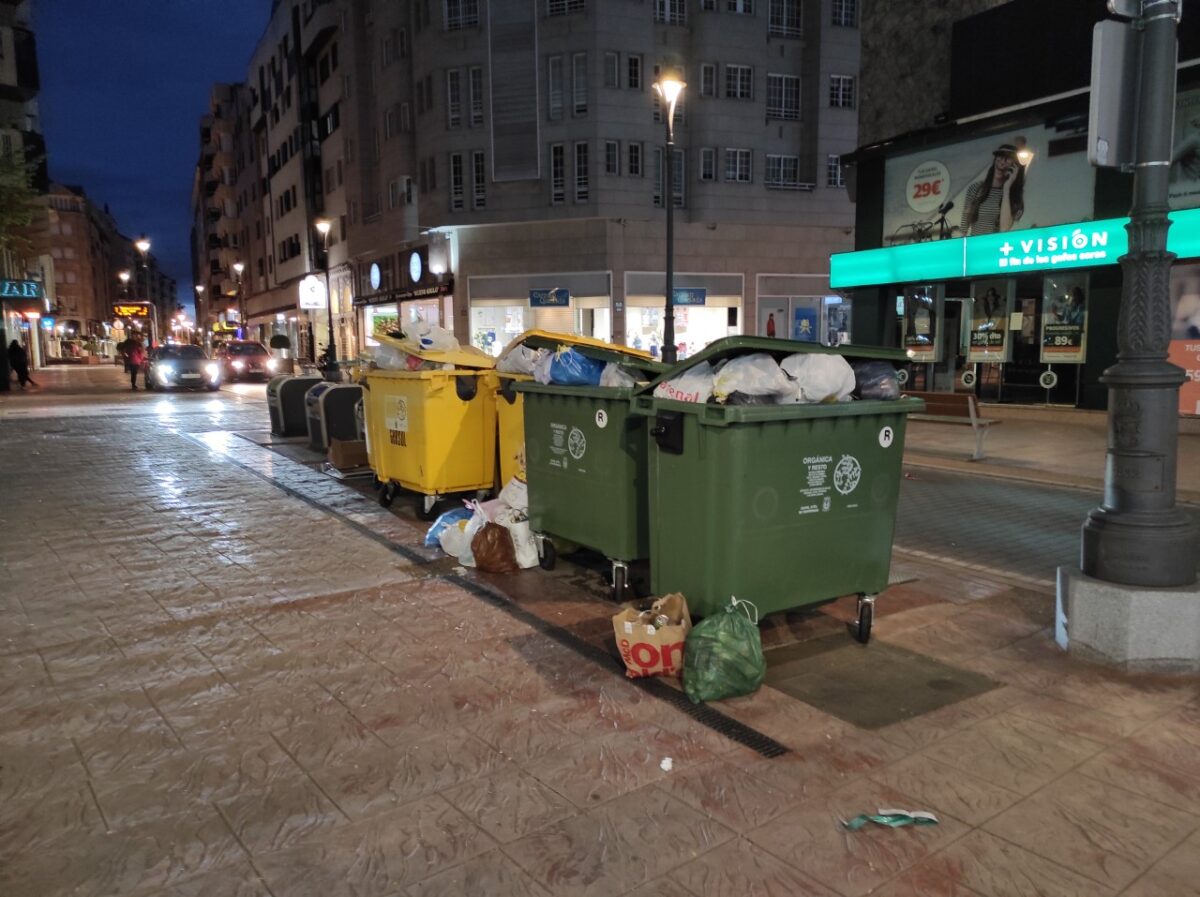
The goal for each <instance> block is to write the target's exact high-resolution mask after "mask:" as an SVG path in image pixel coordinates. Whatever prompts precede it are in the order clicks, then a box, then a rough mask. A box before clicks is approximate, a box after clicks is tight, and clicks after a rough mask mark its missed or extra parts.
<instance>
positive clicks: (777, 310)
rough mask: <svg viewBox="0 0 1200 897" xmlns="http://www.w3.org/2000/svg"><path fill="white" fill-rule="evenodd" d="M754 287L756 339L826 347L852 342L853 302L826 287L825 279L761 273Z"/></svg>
mask: <svg viewBox="0 0 1200 897" xmlns="http://www.w3.org/2000/svg"><path fill="white" fill-rule="evenodd" d="M756 287H757V289H756V290H755V295H756V296H757V297H758V298H757V302H756V304H755V308H756V310H757V324H758V327H757V329H756V330H755V331H754V332H755V334H756V335H757V336H769V337H774V338H777V339H790V340H799V341H801V342H813V343H824V344H825V345H827V346H840V345H842V344H844V343H849V342H850V341H851V332H850V319H851V313H850V312H851V308H852V304H853V303H852V302H851V300H850V299H849V298H848V297H846V296H842V295H839V294H836V293H834V292H833V291H832V290H831V289H830V288H829V278H828V277H827V276H825V275H811V274H760V275H758V278H757V283H756ZM816 291H820V292H816Z"/></svg>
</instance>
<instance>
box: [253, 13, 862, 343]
mask: <svg viewBox="0 0 1200 897" xmlns="http://www.w3.org/2000/svg"><path fill="white" fill-rule="evenodd" d="M857 12H858V11H857V3H856V0H810V2H807V3H804V2H801V0H652V2H640V0H536V2H530V0H491V2H489V3H487V4H483V3H479V2H477V0H441V2H431V0H405V2H394V0H387V2H385V0H336V2H335V0H330V2H317V0H291V2H287V0H279V2H277V3H275V4H274V8H273V14H272V18H271V22H270V24H269V25H268V28H267V30H266V32H265V34H264V36H263V39H262V40H261V41H260V44H259V47H258V50H257V51H256V53H255V56H254V58H253V60H252V62H251V66H250V69H249V75H248V81H247V88H248V90H249V93H250V105H251V119H252V121H253V128H254V133H255V135H256V139H257V141H258V148H259V151H260V152H259V156H258V166H259V172H260V175H261V179H262V183H263V185H264V189H263V191H262V200H261V211H262V216H263V220H264V225H265V230H266V231H267V232H269V234H270V239H269V240H265V241H264V242H265V250H266V255H265V262H266V264H265V266H264V269H265V272H266V273H265V280H264V283H263V284H262V286H261V288H259V285H258V284H254V287H255V288H254V289H253V290H252V294H251V296H250V297H249V299H248V304H249V308H248V313H249V315H250V322H249V323H250V324H251V325H252V328H253V327H258V328H262V329H261V330H259V331H258V332H259V333H265V332H267V331H269V330H270V329H278V327H279V325H281V324H282V323H284V321H290V320H291V318H293V317H294V318H296V319H297V323H298V324H300V325H301V326H302V327H303V328H304V329H305V330H307V328H308V327H309V326H311V327H312V331H311V332H312V334H313V343H314V344H316V343H323V342H324V339H326V338H327V336H326V329H325V324H324V317H325V312H324V310H323V309H313V310H312V311H309V310H305V309H301V308H300V301H301V299H300V296H301V295H302V294H305V295H311V292H310V291H302V290H301V289H300V284H301V283H302V282H303V281H304V279H305V278H306V277H307V276H309V275H313V274H315V275H317V276H320V275H321V273H322V271H323V268H324V263H325V261H326V260H327V261H328V266H329V276H330V283H331V286H332V290H331V292H332V299H333V303H334V312H335V314H336V317H337V321H336V322H335V328H336V330H337V334H336V336H337V339H338V344H339V354H340V355H345V354H346V353H347V351H348V350H350V349H352V348H357V347H359V346H360V345H361V344H363V343H366V344H369V343H370V342H371V339H370V337H371V335H372V334H374V333H376V332H379V331H380V330H385V329H388V328H390V327H393V326H396V325H397V324H401V325H402V324H403V323H404V322H408V321H411V320H413V319H414V318H421V319H423V320H426V321H428V322H430V323H437V324H440V325H442V326H446V327H449V328H452V329H453V330H454V331H455V332H456V333H457V335H458V336H459V338H460V339H461V340H463V341H470V342H472V343H474V344H475V345H478V346H481V347H484V348H486V349H490V350H493V351H498V350H499V348H500V347H501V346H503V344H504V343H505V342H507V341H508V339H509V338H511V337H512V336H515V335H516V334H517V333H519V332H520V331H521V330H523V329H526V328H528V327H532V326H538V327H542V328H546V329H553V330H560V331H569V332H576V333H580V334H586V335H590V336H598V337H601V338H604V339H611V340H616V341H624V342H627V343H630V344H633V345H640V346H642V347H644V348H647V349H652V350H656V349H657V348H658V347H659V346H660V345H661V338H662V318H663V306H664V297H663V293H664V289H665V274H664V271H665V260H666V240H665V224H664V219H665V211H666V209H665V202H666V201H667V198H666V197H665V196H664V193H665V190H664V178H663V174H664V167H663V156H664V144H665V139H666V123H665V121H664V115H665V113H664V109H663V108H662V107H661V106H660V104H659V103H658V101H657V99H656V95H655V93H654V91H653V90H652V84H653V82H654V81H655V79H656V78H657V77H658V76H659V75H660V73H663V72H667V71H671V72H678V73H681V74H682V76H683V78H684V79H685V80H686V81H687V88H686V90H685V92H684V94H683V98H682V101H681V103H680V104H679V107H678V108H677V110H676V116H675V128H674V132H675V133H674V137H675V153H674V156H673V159H672V163H671V164H672V165H673V166H674V167H673V172H674V175H675V177H674V181H675V188H674V191H673V192H674V196H673V197H672V198H671V201H672V202H673V203H674V216H675V224H676V228H675V241H674V262H675V264H674V267H675V271H676V275H675V286H676V288H677V289H684V290H685V292H684V293H683V294H681V298H683V299H685V300H686V301H687V302H688V303H690V304H687V305H681V306H679V307H678V308H677V311H676V332H677V337H678V341H679V343H680V344H681V346H682V348H683V350H684V351H685V352H690V351H695V350H696V349H698V348H700V347H702V346H703V345H704V344H706V343H708V342H710V341H711V340H713V339H715V338H717V337H720V336H724V335H726V334H728V333H763V334H767V333H769V334H774V335H778V336H787V335H791V334H793V333H795V334H797V335H800V336H802V337H805V338H815V337H817V336H823V335H825V332H824V330H823V322H825V321H826V316H827V314H828V311H829V309H830V307H831V306H833V305H836V304H837V303H839V302H840V301H841V300H840V298H839V297H837V296H835V295H834V294H833V293H832V291H831V290H830V289H829V284H828V257H829V254H830V253H831V252H834V251H842V250H846V249H849V248H851V247H852V245H853V239H852V230H853V206H852V204H851V203H850V201H849V198H848V196H847V194H846V191H845V189H844V187H843V184H842V167H841V164H840V155H841V154H842V153H843V152H849V151H850V150H852V149H853V148H854V146H855V145H856V143H857V109H856V106H857V89H856V88H857V75H858V57H859V35H858V30H857V25H858V15H857ZM319 218H326V219H328V220H330V221H331V222H332V224H333V227H332V229H331V231H330V236H329V252H328V255H327V256H326V255H325V254H324V253H322V251H321V250H322V248H323V247H322V241H321V239H320V238H319V236H318V235H317V232H316V230H315V229H314V224H315V222H316V220H317V219H319ZM280 316H282V317H283V319H284V321H281V320H280ZM355 336H357V337H358V342H357V343H356V341H355Z"/></svg>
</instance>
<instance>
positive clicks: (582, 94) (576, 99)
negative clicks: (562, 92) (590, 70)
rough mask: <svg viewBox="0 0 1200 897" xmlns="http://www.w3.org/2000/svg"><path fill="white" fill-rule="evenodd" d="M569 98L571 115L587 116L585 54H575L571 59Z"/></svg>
mask: <svg viewBox="0 0 1200 897" xmlns="http://www.w3.org/2000/svg"><path fill="white" fill-rule="evenodd" d="M571 98H572V114H573V115H576V116H580V115H587V111H588V84H587V54H586V53H576V54H575V55H574V56H572V57H571Z"/></svg>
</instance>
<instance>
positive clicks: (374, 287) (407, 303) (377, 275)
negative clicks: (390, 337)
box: [343, 241, 454, 348]
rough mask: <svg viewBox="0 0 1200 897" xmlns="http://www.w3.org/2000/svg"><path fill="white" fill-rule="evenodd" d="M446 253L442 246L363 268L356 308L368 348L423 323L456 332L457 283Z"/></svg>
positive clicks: (415, 250)
mask: <svg viewBox="0 0 1200 897" xmlns="http://www.w3.org/2000/svg"><path fill="white" fill-rule="evenodd" d="M442 250H443V245H442V243H441V242H440V241H439V243H438V244H437V245H436V246H434V245H421V246H415V247H413V248H411V249H405V250H403V251H401V252H399V253H391V254H388V255H384V256H379V257H378V258H375V259H371V260H368V261H366V262H364V263H363V264H361V265H360V266H359V272H358V280H359V283H358V291H357V295H356V296H355V297H354V299H353V304H354V307H355V308H356V309H358V312H359V318H358V323H357V326H358V333H359V334H360V335H361V338H362V343H363V345H364V346H365V347H367V348H370V347H373V346H377V345H379V341H378V339H376V337H378V336H379V335H380V334H386V333H390V332H393V331H396V330H399V331H404V330H406V329H407V328H410V327H412V326H413V325H416V324H420V323H424V324H428V325H429V326H432V327H444V328H446V329H447V330H450V329H453V328H452V323H451V322H452V321H453V320H454V277H453V275H451V274H448V273H447V261H446V259H445V252H444V251H442ZM431 252H432V261H431ZM343 294H344V290H343Z"/></svg>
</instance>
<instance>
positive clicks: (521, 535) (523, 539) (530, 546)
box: [495, 508, 539, 570]
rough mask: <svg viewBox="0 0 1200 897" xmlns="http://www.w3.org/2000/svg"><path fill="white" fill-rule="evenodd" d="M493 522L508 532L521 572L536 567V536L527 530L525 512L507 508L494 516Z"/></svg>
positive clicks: (537, 561)
mask: <svg viewBox="0 0 1200 897" xmlns="http://www.w3.org/2000/svg"><path fill="white" fill-rule="evenodd" d="M495 522H496V523H499V524H500V525H501V526H503V527H504V528H505V529H506V530H508V534H509V535H510V536H511V537H512V543H513V550H514V552H515V553H516V557H517V566H519V567H520V568H521V569H523V570H528V569H530V568H531V567H536V566H537V565H538V563H539V560H538V545H537V536H535V535H534V534H533V530H531V529H530V528H529V517H528V516H527V515H526V514H525V512H524V511H518V510H515V509H513V508H508V509H506V510H503V511H500V513H498V514H497V515H496V521H495Z"/></svg>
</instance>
